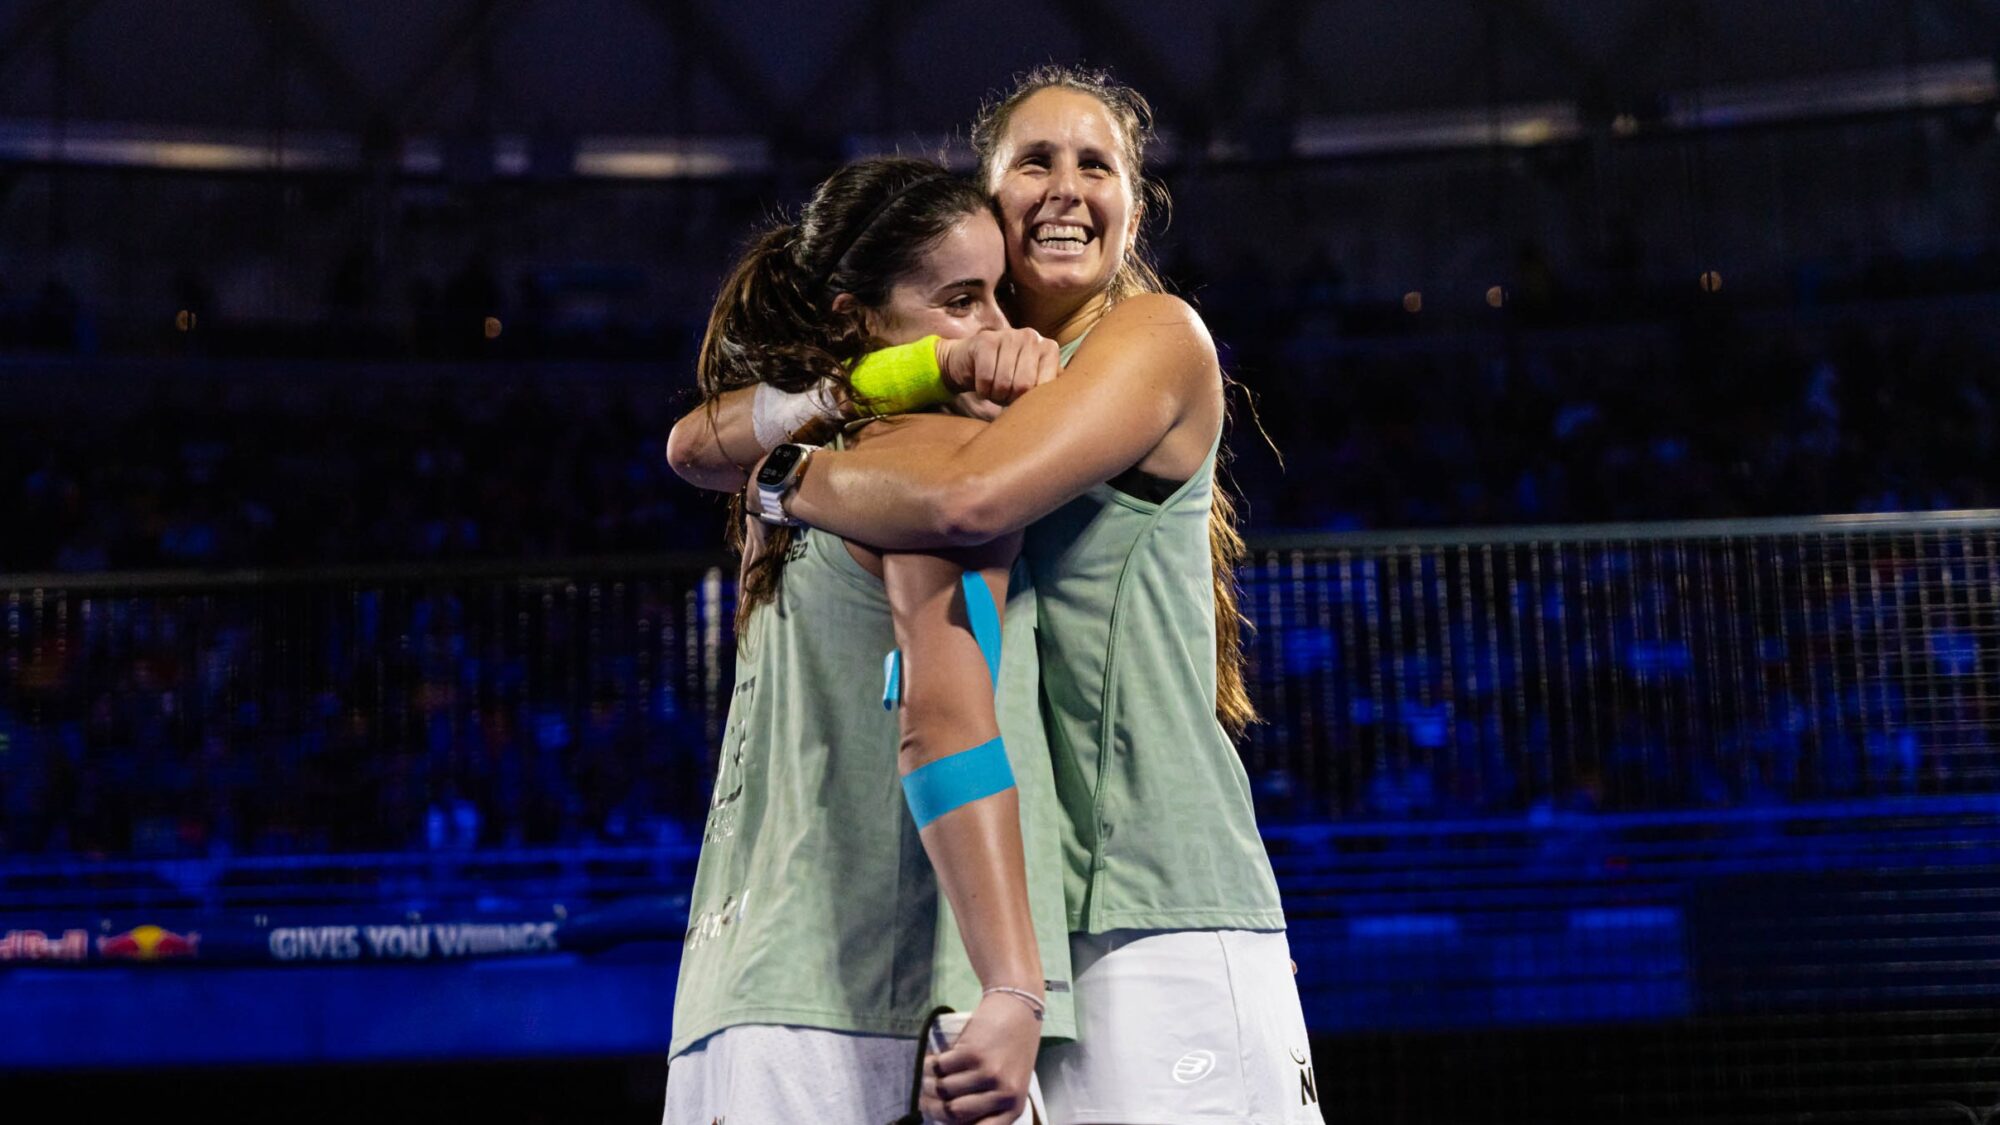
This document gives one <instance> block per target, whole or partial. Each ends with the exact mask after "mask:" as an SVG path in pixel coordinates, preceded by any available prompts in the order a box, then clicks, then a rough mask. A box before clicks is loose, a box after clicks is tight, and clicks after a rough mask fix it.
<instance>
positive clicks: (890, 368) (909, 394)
mask: <svg viewBox="0 0 2000 1125" xmlns="http://www.w3.org/2000/svg"><path fill="white" fill-rule="evenodd" d="M937 343H938V338H937V337H936V336H926V337H924V338H923V339H921V340H914V341H911V342H910V343H907V344H897V345H896V346H895V347H892V348H883V349H882V350H881V351H876V352H869V353H868V354H867V355H865V356H862V357H861V362H859V363H857V364H855V365H854V370H853V371H852V372H850V373H849V376H848V378H849V381H850V382H851V383H852V384H853V386H854V399H855V403H854V404H855V406H856V407H857V408H858V409H859V410H860V411H861V412H862V413H864V414H876V415H881V414H908V413H909V412H910V411H912V410H922V409H924V408H925V407H927V406H940V405H942V404H944V403H947V402H950V401H951V390H950V389H949V388H947V387H946V386H945V385H944V375H943V373H941V372H940V371H939V370H938V362H937Z"/></svg>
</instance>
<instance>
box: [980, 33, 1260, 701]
mask: <svg viewBox="0 0 2000 1125" xmlns="http://www.w3.org/2000/svg"><path fill="white" fill-rule="evenodd" d="M1043 90H1073V91H1075V92H1076V93H1079V94H1085V95H1088V96H1090V97H1093V98H1096V99H1097V101H1098V104H1100V105H1102V106H1103V107H1104V109H1105V112H1107V113H1109V114H1110V115H1111V119H1112V121H1113V122H1115V123H1116V124H1117V126H1118V131H1119V134H1120V135H1121V136H1122V138H1123V140H1124V156H1125V164H1126V167H1127V169H1128V171H1127V175H1128V176H1130V177H1131V181H1132V183H1133V185H1134V186H1133V189H1132V191H1133V202H1134V204H1135V205H1136V206H1137V207H1138V208H1139V214H1140V221H1139V234H1138V236H1137V237H1135V238H1134V239H1133V240H1132V245H1131V247H1130V248H1129V249H1128V250H1126V252H1125V260H1124V261H1123V262H1121V263H1119V266H1118V272H1117V273H1116V274H1113V275H1112V278H1111V281H1110V284H1109V285H1107V286H1106V287H1105V295H1106V296H1107V297H1108V298H1110V301H1111V303H1114V304H1115V303H1116V302H1118V301H1120V300H1123V299H1124V298H1126V297H1132V296H1136V295H1138V294H1140V293H1162V292H1165V291H1166V285H1165V284H1164V283H1162V282H1161V280H1160V275H1159V273H1158V271H1156V270H1155V269H1154V268H1153V265H1152V262H1151V261H1150V260H1149V258H1148V254H1147V250H1146V237H1145V235H1146V226H1147V225H1148V223H1150V222H1164V221H1165V217H1166V215H1167V212H1168V210H1169V208H1170V207H1171V206H1172V200H1171V198H1170V197H1169V196H1168V195H1167V189H1166V186H1165V185H1164V184H1161V183H1160V182H1159V181H1158V180H1154V179H1152V178H1150V177H1148V176H1147V175H1146V146H1147V145H1148V144H1149V143H1151V142H1152V140H1153V107H1152V105H1151V104H1149V103H1148V102H1147V101H1146V98H1145V95H1143V94H1141V93H1139V91H1137V90H1134V89H1133V88H1132V87H1130V86H1127V85H1124V84H1123V83H1121V82H1119V81H1117V80H1116V79H1114V78H1112V77H1111V74H1110V72H1109V71H1104V70H1087V69H1084V68H1081V67H1074V66H1062V65H1058V64H1054V63H1050V64H1045V65H1043V66H1038V67H1036V68H1034V69H1033V70H1030V71H1028V72H1027V73H1025V74H1022V75H1020V76H1019V77H1017V78H1015V79H1014V82H1013V84H1012V85H1011V86H1010V87H1008V90H1007V92H1006V93H1005V94H1002V95H998V96H996V97H993V98H990V99H989V100H988V101H987V103H986V106H985V108H984V109H982V110H981V111H980V113H979V119H978V121H976V122H974V124H973V126H972V147H973V151H975V152H977V153H978V154H979V182H980V183H981V184H982V185H984V186H985V187H986V188H987V189H988V190H991V189H992V187H993V184H994V177H995V174H996V173H997V171H998V169H996V168H995V167H994V164H993V161H994V159H995V158H996V156H997V154H998V153H999V149H1000V138H1001V137H1003V136H1005V135H1006V132H1007V123H1008V122H1009V121H1011V120H1012V119H1013V117H1014V111H1015V110H1017V109H1019V108H1021V104H1022V103H1023V102H1026V101H1027V100H1028V99H1029V98H1031V97H1033V96H1035V95H1036V94H1039V93H1041V92H1042V91H1043ZM1223 380H1224V383H1225V385H1228V384H1229V376H1228V374H1227V373H1225V374H1224V375H1223ZM1223 421H1224V425H1225V426H1226V425H1227V424H1228V418H1227V415H1226V414H1225V417H1224V420H1223ZM1225 452H1226V447H1225V450H1224V452H1218V454H1217V461H1218V464H1217V466H1216V477H1215V487H1214V490H1213V494H1214V499H1213V500H1212V502H1211V504H1210V507H1209V514H1208V554H1209V558H1210V561H1211V564H1212V567H1213V570H1214V592H1215V717H1216V718H1217V719H1219V720H1221V722H1222V725H1223V726H1224V727H1226V728H1227V729H1228V730H1229V731H1230V733H1232V734H1241V733H1242V732H1243V729H1244V728H1245V727H1247V726H1249V725H1250V724H1251V723H1254V722H1256V721H1257V706H1256V704H1255V703H1253V702H1251V700H1250V692H1249V690H1248V688H1247V687H1246V686H1245V683H1244V675H1243V666H1244V655H1243V630H1244V628H1245V627H1246V626H1248V625H1249V620H1248V619H1247V618H1245V617H1244V616H1243V611H1242V609H1241V608H1239V606H1238V603H1237V593H1236V568H1237V567H1238V566H1240V565H1242V562H1243V559H1244V558H1245V556H1246V555H1247V554H1248V551H1247V549H1246V548H1245V546H1244V543H1243V535H1242V533H1241V532H1240V531H1238V530H1237V515H1236V499H1235V497H1234V496H1233V495H1232V494H1231V491H1230V488H1229V483H1228V480H1227V478H1226V476H1225V474H1224V473H1223V465H1222V464H1221V463H1220V462H1221V461H1222V459H1223V457H1224V453H1225Z"/></svg>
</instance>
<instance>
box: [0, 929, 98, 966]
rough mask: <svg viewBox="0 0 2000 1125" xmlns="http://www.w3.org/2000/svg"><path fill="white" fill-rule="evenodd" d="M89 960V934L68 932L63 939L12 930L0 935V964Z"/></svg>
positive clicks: (77, 931) (38, 933) (37, 932)
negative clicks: (87, 958)
mask: <svg viewBox="0 0 2000 1125" xmlns="http://www.w3.org/2000/svg"><path fill="white" fill-rule="evenodd" d="M88 956H90V932H89V931H88V930H64V931H63V935H62V936H61V937H59V938H52V937H50V936H49V935H47V934H45V933H43V932H42V931H40V930H8V931H7V932H6V933H5V934H4V935H0V961H81V960H83V959H85V958H86V957H88Z"/></svg>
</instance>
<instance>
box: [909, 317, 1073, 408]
mask: <svg viewBox="0 0 2000 1125" xmlns="http://www.w3.org/2000/svg"><path fill="white" fill-rule="evenodd" d="M937 350H938V370H939V371H940V372H941V373H942V374H943V375H944V382H945V386H947V387H950V388H951V389H952V390H953V391H955V392H964V391H971V392H973V393H975V394H977V395H978V396H979V397H981V398H983V399H986V400H987V401H988V402H995V403H999V404H1000V405H1002V406H1005V405H1007V404H1008V403H1010V402H1013V401H1014V400H1015V399H1017V398H1020V397H1021V396H1022V395H1024V394H1027V393H1028V392H1029V391H1031V390H1034V389H1035V388H1036V387H1038V386H1041V385H1042V384H1043V383H1046V382H1048V381H1049V380H1051V379H1053V378H1055V377H1056V376H1057V375H1058V374H1060V373H1061V372H1062V349H1061V348H1060V347H1058V346H1057V345H1056V342H1055V341H1054V340H1051V339H1049V338H1048V337H1046V336H1043V335H1042V334H1041V333H1039V332H1037V331H1035V330H1034V329H1032V328H988V329H985V330H984V331H980V332H975V333H973V334H972V335H970V336H964V337H960V338H958V339H955V340H939V341H938V349H937Z"/></svg>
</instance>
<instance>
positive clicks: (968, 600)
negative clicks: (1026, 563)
mask: <svg viewBox="0 0 2000 1125" xmlns="http://www.w3.org/2000/svg"><path fill="white" fill-rule="evenodd" d="M959 585H960V586H961V587H963V588H964V590H965V618H966V620H967V621H968V622H970V623H971V625H972V639H973V640H976V641H978V642H979V654H980V655H981V656H984V657H985V658H986V672H987V674H988V675H990V676H992V677H993V690H995V691H998V690H1000V611H999V610H998V609H996V608H995V607H994V605H993V592H992V591H991V590H988V589H987V588H986V580H985V579H983V578H981V577H979V572H978V571H974V570H968V571H966V572H965V574H964V576H963V577H961V578H960V579H959Z"/></svg>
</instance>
